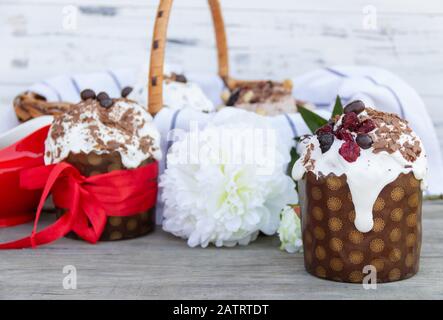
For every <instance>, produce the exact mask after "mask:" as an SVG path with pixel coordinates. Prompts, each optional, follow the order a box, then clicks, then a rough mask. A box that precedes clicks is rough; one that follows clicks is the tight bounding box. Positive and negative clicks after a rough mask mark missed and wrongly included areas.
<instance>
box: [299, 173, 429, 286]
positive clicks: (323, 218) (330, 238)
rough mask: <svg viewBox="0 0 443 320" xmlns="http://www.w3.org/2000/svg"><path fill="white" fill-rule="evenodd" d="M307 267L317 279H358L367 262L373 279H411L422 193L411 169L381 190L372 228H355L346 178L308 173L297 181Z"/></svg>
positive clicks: (417, 254)
mask: <svg viewBox="0 0 443 320" xmlns="http://www.w3.org/2000/svg"><path fill="white" fill-rule="evenodd" d="M299 191H300V203H301V212H302V233H303V248H304V261H305V268H306V270H307V271H308V272H309V273H311V274H312V275H315V276H317V277H320V278H324V279H329V280H334V281H341V282H353V283H362V281H363V278H364V276H365V275H367V273H363V268H364V267H365V266H366V265H372V266H374V267H375V268H376V270H377V282H378V283H382V282H391V281H397V280H402V279H407V278H409V277H412V276H413V275H414V274H416V273H417V272H418V268H419V258H420V248H421V237H422V227H421V216H422V192H421V189H420V181H419V180H417V179H416V178H415V177H414V175H413V174H412V173H409V174H400V176H399V177H398V178H397V179H396V180H395V181H393V182H392V183H390V184H388V185H387V186H386V187H385V188H384V189H383V190H382V191H381V193H380V194H379V196H378V198H377V200H376V202H375V204H374V207H373V219H374V227H373V229H372V230H371V231H370V232H367V233H362V232H359V231H358V230H357V229H356V227H355V225H354V219H355V210H354V204H353V202H352V196H351V193H350V191H349V186H348V184H347V182H346V176H345V175H342V176H340V177H338V176H335V175H333V174H330V175H328V176H326V177H319V178H318V179H317V177H316V175H315V174H313V173H312V172H308V173H307V174H306V175H305V178H304V180H302V181H301V183H300V184H299Z"/></svg>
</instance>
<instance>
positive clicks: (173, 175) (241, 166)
mask: <svg viewBox="0 0 443 320" xmlns="http://www.w3.org/2000/svg"><path fill="white" fill-rule="evenodd" d="M248 118H250V117H249V116H248ZM250 120H251V119H248V122H236V123H234V122H235V121H234V122H231V124H229V125H223V126H221V125H209V126H208V127H207V128H206V129H203V130H196V131H194V132H193V131H192V130H191V132H190V133H188V134H186V135H185V136H184V137H183V138H182V139H181V140H180V141H178V142H175V143H174V144H173V146H172V147H171V149H170V150H169V154H168V156H167V164H168V167H167V169H166V170H165V173H164V174H163V175H162V177H161V179H160V186H161V187H162V199H163V201H164V203H165V207H164V212H163V217H164V220H163V229H164V230H165V231H167V232H170V233H172V234H174V235H176V236H179V237H182V238H185V239H188V245H189V246H191V247H195V246H198V245H201V246H202V247H206V246H208V244H210V243H213V244H215V245H216V246H218V247H220V246H234V245H236V244H241V245H246V244H248V243H249V242H250V241H253V240H255V238H256V237H257V235H258V233H259V232H260V231H261V232H263V233H265V234H268V235H272V234H274V233H275V232H276V231H277V228H278V226H279V224H280V212H281V209H282V208H283V207H284V206H285V205H286V204H288V203H292V202H293V201H294V199H296V197H297V196H296V193H295V184H294V182H293V181H292V179H291V178H290V177H288V176H287V175H286V174H285V170H286V167H287V164H288V162H289V154H286V153H287V152H284V151H283V150H281V147H280V146H279V145H278V141H277V138H276V133H275V132H274V138H272V129H271V128H270V127H268V126H267V121H265V120H263V118H262V117H259V116H255V117H254V118H253V119H252V120H253V121H252V122H251V121H250ZM228 123H229V122H228ZM248 123H253V124H248ZM268 130H270V131H268ZM260 132H261V133H262V136H260V134H259V133H260ZM251 134H252V136H251ZM283 149H284V148H283Z"/></svg>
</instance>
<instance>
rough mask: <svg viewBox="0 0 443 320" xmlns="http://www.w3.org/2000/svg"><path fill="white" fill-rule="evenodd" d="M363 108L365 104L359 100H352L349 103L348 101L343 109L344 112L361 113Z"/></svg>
mask: <svg viewBox="0 0 443 320" xmlns="http://www.w3.org/2000/svg"><path fill="white" fill-rule="evenodd" d="M363 110H365V104H364V103H363V101H361V100H355V101H352V102H351V103H348V104H347V105H346V106H345V107H344V109H343V111H344V113H350V112H354V113H356V114H360V113H362V112H363Z"/></svg>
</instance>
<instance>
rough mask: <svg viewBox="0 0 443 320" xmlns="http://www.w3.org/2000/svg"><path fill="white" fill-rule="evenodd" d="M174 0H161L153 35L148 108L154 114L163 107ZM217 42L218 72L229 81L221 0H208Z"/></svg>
mask: <svg viewBox="0 0 443 320" xmlns="http://www.w3.org/2000/svg"><path fill="white" fill-rule="evenodd" d="M172 3H173V0H160V4H159V6H158V10H157V16H156V18H155V26H154V36H153V37H152V46H151V60H150V67H149V81H148V101H149V102H148V109H149V112H150V113H151V114H152V115H155V114H156V113H158V112H159V111H160V110H161V108H162V107H163V67H164V60H165V47H166V37H167V30H168V23H169V16H170V13H171V7H172ZM208 3H209V7H210V9H211V14H212V21H213V24H214V29H215V38H216V42H217V57H218V74H219V76H220V77H221V78H222V79H223V81H224V82H225V83H228V82H229V62H228V45H227V40H226V32H225V25H224V21H223V16H222V13H221V7H220V3H219V0H208Z"/></svg>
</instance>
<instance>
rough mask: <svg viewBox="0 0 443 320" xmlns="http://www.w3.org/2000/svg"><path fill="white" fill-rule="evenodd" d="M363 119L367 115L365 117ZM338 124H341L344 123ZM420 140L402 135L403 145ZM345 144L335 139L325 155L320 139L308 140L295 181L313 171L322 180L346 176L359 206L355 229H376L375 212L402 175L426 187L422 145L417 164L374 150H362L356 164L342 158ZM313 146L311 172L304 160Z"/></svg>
mask: <svg viewBox="0 0 443 320" xmlns="http://www.w3.org/2000/svg"><path fill="white" fill-rule="evenodd" d="M361 115H365V113H362V114H361ZM338 123H341V119H340V120H339V122H338ZM413 138H415V139H417V140H418V141H420V140H419V139H418V137H417V136H416V135H415V133H414V132H411V133H410V134H405V133H404V134H402V135H401V137H400V141H406V140H408V141H412V139H413ZM343 143H344V141H342V140H338V139H334V143H333V144H332V146H331V148H330V149H329V150H328V151H327V152H325V153H322V151H321V149H320V144H319V142H318V139H317V136H315V135H314V136H311V137H309V138H307V139H304V140H303V141H302V142H301V143H300V144H299V146H298V153H299V154H301V157H300V159H299V160H298V161H297V162H296V163H295V165H294V167H293V171H292V177H293V178H294V179H295V180H301V179H302V178H303V176H304V174H305V173H306V172H307V171H311V172H313V173H314V174H316V176H317V177H319V176H326V175H328V174H330V173H332V174H334V175H336V176H341V175H342V174H346V177H347V183H348V185H349V188H350V191H351V195H352V200H353V203H354V206H355V213H356V218H355V222H354V223H355V227H356V228H357V229H358V230H359V231H361V232H369V231H371V230H372V228H373V216H372V209H373V206H374V203H375V200H376V199H377V197H378V195H379V194H380V192H381V191H382V190H383V188H384V187H385V186H386V185H388V184H389V183H391V182H393V181H394V180H396V179H397V177H398V176H399V175H400V174H401V173H404V174H407V173H410V172H412V173H413V174H414V176H415V178H417V179H418V180H421V181H422V183H421V187H422V189H424V188H425V187H426V182H425V180H426V174H427V160H426V153H425V150H424V147H423V144H422V143H421V141H420V147H421V150H422V151H421V154H420V156H419V157H418V158H417V159H416V160H415V161H414V162H409V161H407V160H406V159H405V158H404V157H403V156H402V154H401V153H400V151H396V152H394V153H391V154H390V153H388V152H386V151H382V152H379V153H374V152H373V150H374V149H373V147H371V148H369V149H367V150H363V149H361V150H360V156H359V157H358V159H357V160H356V161H355V162H348V161H346V160H345V159H344V158H343V157H342V156H341V155H340V154H339V149H340V147H341V145H342V144H343ZM310 144H312V145H313V147H314V148H313V150H312V151H310V152H311V155H310V157H309V158H310V159H312V160H314V161H315V162H314V165H313V168H312V167H309V168H307V165H304V164H303V162H304V161H303V160H304V158H305V156H306V153H307V152H308V149H307V146H309V145H310Z"/></svg>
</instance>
